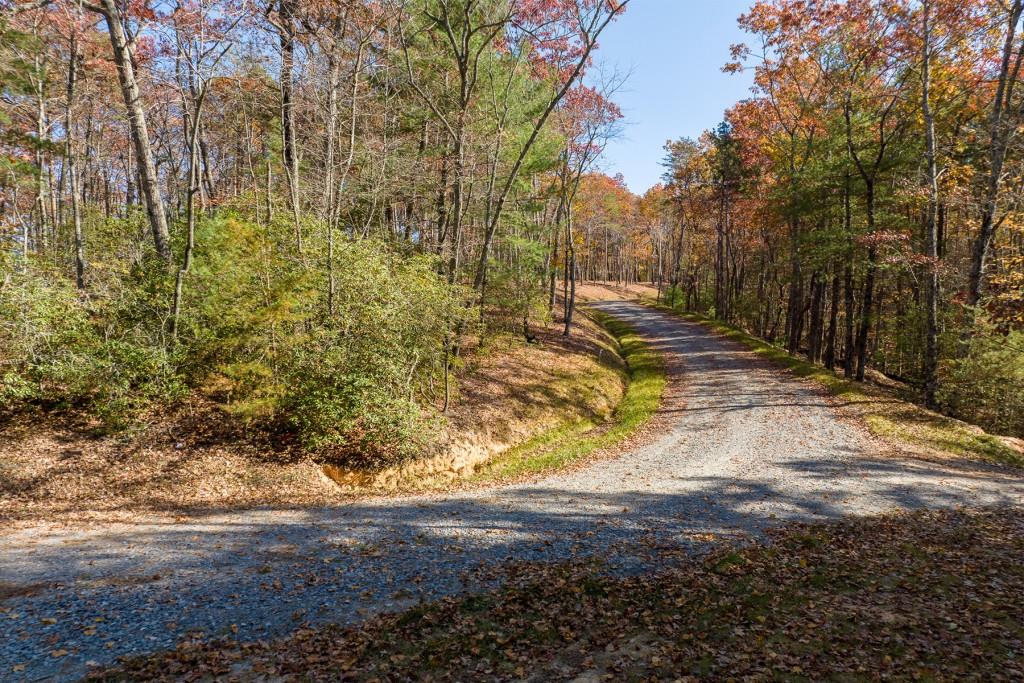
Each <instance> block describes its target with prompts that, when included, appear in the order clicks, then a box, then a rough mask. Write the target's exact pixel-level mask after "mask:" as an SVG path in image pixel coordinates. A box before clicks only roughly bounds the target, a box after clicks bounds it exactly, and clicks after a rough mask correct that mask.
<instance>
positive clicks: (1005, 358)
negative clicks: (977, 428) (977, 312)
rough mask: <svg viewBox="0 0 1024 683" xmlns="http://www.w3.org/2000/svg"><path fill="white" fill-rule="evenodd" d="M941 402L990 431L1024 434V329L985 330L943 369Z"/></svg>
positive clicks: (950, 411) (947, 408) (956, 414)
mask: <svg viewBox="0 0 1024 683" xmlns="http://www.w3.org/2000/svg"><path fill="white" fill-rule="evenodd" d="M938 398H939V401H940V403H941V405H942V407H943V408H944V409H945V410H946V411H947V412H949V413H950V414H952V415H955V416H956V417H959V418H961V419H964V420H966V421H968V422H972V423H974V424H977V425H981V426H982V427H985V428H986V429H987V430H989V431H993V432H996V433H998V434H1008V435H1011V436H1024V332H1019V331H1018V332H1011V333H1010V334H1008V335H1003V334H1000V333H997V332H995V331H994V330H989V329H986V328H984V327H983V328H982V331H981V332H979V333H978V334H977V335H975V337H974V338H973V339H972V340H971V346H970V350H969V352H968V353H967V354H966V355H965V356H963V357H962V358H959V359H955V360H952V361H948V362H947V363H945V364H944V365H943V367H942V377H941V382H940V385H939V396H938Z"/></svg>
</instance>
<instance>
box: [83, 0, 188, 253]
mask: <svg viewBox="0 0 1024 683" xmlns="http://www.w3.org/2000/svg"><path fill="white" fill-rule="evenodd" d="M95 9H96V10H97V11H99V12H100V14H102V15H103V17H104V19H106V22H107V33H108V35H109V36H110V46H111V48H112V50H113V53H114V64H115V65H116V66H117V78H118V81H119V82H120V84H121V94H122V96H123V97H124V104H125V107H126V108H127V110H128V128H129V131H130V133H131V138H132V145H133V146H134V147H135V156H136V158H137V159H138V164H137V165H138V174H139V183H140V185H141V186H142V188H141V189H142V196H143V199H144V200H145V202H146V214H147V215H148V217H149V225H150V229H151V230H152V232H153V244H154V245H155V246H156V251H157V254H159V255H160V258H162V259H163V260H164V261H167V262H168V263H170V261H171V240H170V234H169V232H168V229H167V216H166V215H165V213H164V198H163V194H162V193H161V192H160V184H159V178H158V177H157V172H156V163H155V162H154V161H153V149H152V147H151V145H150V142H149V128H148V127H147V125H146V111H145V109H144V108H143V106H142V94H141V93H140V92H139V83H138V80H137V79H136V78H135V66H134V58H133V56H132V51H131V50H132V48H131V44H130V43H129V41H128V36H127V35H126V34H125V30H124V25H123V23H122V17H121V10H120V9H119V5H118V3H117V2H116V1H115V0H102V4H100V5H97V6H95Z"/></svg>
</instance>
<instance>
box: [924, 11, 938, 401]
mask: <svg viewBox="0 0 1024 683" xmlns="http://www.w3.org/2000/svg"><path fill="white" fill-rule="evenodd" d="M930 13H931V2H930V0H924V2H923V6H922V17H923V18H922V24H923V25H922V35H923V43H924V55H923V66H922V68H921V112H922V114H923V115H924V130H925V161H926V162H927V163H926V174H927V175H926V179H927V182H928V209H927V215H926V218H925V239H924V243H925V253H924V255H925V259H926V263H925V271H926V272H925V283H924V284H925V344H924V368H923V372H922V374H923V375H924V402H925V405H927V406H928V407H929V408H935V407H936V398H935V392H936V390H937V389H938V374H937V373H938V363H939V344H938V335H939V331H938V330H939V321H938V311H939V268H938V266H939V263H938V260H939V251H938V245H939V241H938V232H937V225H938V217H937V213H938V206H939V184H938V172H937V170H936V165H935V117H934V115H933V114H932V108H931V100H930V95H931V93H930V90H931V59H932V48H931V26H930V19H931V17H930Z"/></svg>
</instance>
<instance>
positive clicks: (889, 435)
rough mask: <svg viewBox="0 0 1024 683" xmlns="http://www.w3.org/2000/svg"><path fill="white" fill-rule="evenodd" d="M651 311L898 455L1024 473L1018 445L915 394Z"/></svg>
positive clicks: (733, 331)
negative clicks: (953, 458) (733, 346)
mask: <svg viewBox="0 0 1024 683" xmlns="http://www.w3.org/2000/svg"><path fill="white" fill-rule="evenodd" d="M654 305H655V307H656V308H658V309H659V310H663V311H667V312H671V313H675V314H677V315H680V316H681V317H683V318H685V319H687V320H690V321H692V322H696V323H700V324H702V325H705V326H707V327H709V328H711V329H712V330H714V331H715V332H717V333H718V334H721V335H723V336H726V337H728V338H730V339H733V340H735V341H737V342H739V343H741V344H743V345H745V346H746V347H748V348H749V349H750V350H752V351H753V352H754V353H756V354H757V355H759V356H761V357H763V358H766V359H767V360H770V361H772V362H773V363H776V364H778V365H780V366H782V367H785V368H787V369H789V371H790V372H792V373H793V374H794V375H796V376H797V377H801V378H805V379H810V380H813V381H814V382H817V383H818V384H820V385H821V386H823V387H824V388H825V389H826V390H827V391H828V392H829V393H830V394H832V395H833V396H835V397H836V398H838V399H840V400H841V401H842V405H843V406H844V407H845V408H847V409H849V410H850V411H852V412H853V414H855V415H856V416H857V417H859V418H860V419H861V420H862V421H863V422H864V424H866V425H867V427H868V428H869V429H870V431H871V432H872V433H873V434H875V435H876V436H880V437H882V438H883V439H885V440H888V441H890V442H892V443H893V444H894V445H896V446H898V447H901V448H902V449H903V450H909V451H911V452H917V453H920V454H924V455H932V456H943V455H949V454H952V455H957V456H964V457H968V458H975V459H979V460H988V461H990V462H995V463H1000V464H1006V465H1014V466H1017V467H1024V448H1021V447H1020V446H1019V445H1018V444H1019V443H1020V442H1019V440H1015V439H1006V438H1000V437H999V436H996V435H993V434H988V433H986V432H985V431H984V430H983V429H981V428H980V427H977V426H974V425H971V424H968V423H966V422H963V421H962V420H958V419H955V418H952V417H948V416H945V415H942V414H940V413H937V412H934V411H931V410H928V409H926V408H923V407H921V406H920V405H917V404H915V403H914V402H913V399H914V398H915V397H916V396H915V394H914V393H913V392H911V391H908V390H907V389H905V388H904V389H903V390H902V391H900V390H899V389H896V388H893V387H892V386H891V385H892V384H893V383H889V384H890V386H889V387H886V386H883V385H880V384H877V383H871V382H854V381H851V380H848V379H846V378H844V377H843V376H842V375H841V374H840V373H837V372H835V371H833V370H829V369H827V368H825V367H823V366H821V365H816V364H814V363H811V362H809V361H808V360H806V359H805V358H801V357H798V356H793V355H791V354H789V353H788V352H787V351H786V350H785V349H784V348H782V347H781V346H777V345H775V344H769V343H768V342H766V341H764V340H762V339H758V338H757V337H755V336H753V335H750V334H748V333H746V332H744V331H743V330H741V329H739V328H737V327H735V326H733V325H730V324H728V323H725V322H722V321H720V320H715V319H713V318H709V317H707V316H703V315H700V314H699V313H693V312H682V311H679V310H678V309H672V308H669V307H667V306H665V305H659V304H654Z"/></svg>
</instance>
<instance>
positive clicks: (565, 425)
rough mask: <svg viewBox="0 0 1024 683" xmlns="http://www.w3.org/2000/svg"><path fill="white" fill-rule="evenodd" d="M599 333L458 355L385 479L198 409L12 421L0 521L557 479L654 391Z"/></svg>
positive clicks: (639, 353)
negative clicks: (115, 425) (427, 436)
mask: <svg viewBox="0 0 1024 683" xmlns="http://www.w3.org/2000/svg"><path fill="white" fill-rule="evenodd" d="M598 315H599V314H598ZM601 324H602V325H605V327H602V326H600V325H598V324H597V323H596V322H595V321H594V320H593V319H592V318H591V317H590V315H581V316H579V317H578V318H577V322H576V325H575V328H574V334H573V335H572V336H570V337H565V336H563V335H562V334H561V326H560V325H558V326H555V325H550V326H538V327H536V328H535V329H534V333H535V335H536V339H535V341H536V343H533V344H528V343H526V342H525V341H524V340H523V339H522V338H521V337H520V336H518V335H515V334H511V333H503V334H496V335H494V336H492V337H491V338H490V339H489V340H488V341H487V345H486V347H484V348H478V349H475V350H473V351H466V352H465V353H464V356H463V358H464V363H463V366H462V367H460V368H459V369H458V371H457V372H453V378H452V387H453V390H452V396H451V407H450V409H449V410H448V412H447V413H445V415H444V421H443V423H442V424H436V426H435V427H434V430H435V431H434V432H433V433H432V436H433V442H432V443H431V444H430V446H429V447H427V448H425V449H424V451H423V452H422V453H420V454H419V455H418V456H417V457H415V458H412V459H410V460H408V461H404V462H401V463H399V464H395V465H390V466H362V467H360V466H355V465H351V464H350V465H347V466H343V465H340V464H339V463H338V461H337V460H335V459H333V458H331V457H330V453H329V452H328V453H327V454H325V453H324V452H323V451H311V450H309V449H307V448H305V447H304V446H303V445H302V444H301V443H296V442H293V441H289V440H283V439H281V438H280V436H279V435H277V434H275V433H273V432H267V431H263V430H260V429H258V428H256V427H254V426H250V427H246V426H245V423H244V422H240V421H239V420H238V419H237V418H236V417H235V416H233V415H230V414H225V412H224V411H223V409H222V408H221V407H220V406H218V405H217V404H216V403H214V402H212V401H209V400H205V399H202V398H201V397H200V398H198V399H197V398H191V399H189V400H187V401H186V402H185V403H184V404H183V405H182V406H180V407H179V408H178V409H177V410H176V411H174V412H172V413H169V414H167V415H157V414H148V415H147V416H146V417H145V420H146V421H145V424H142V423H136V425H135V426H134V427H133V428H132V429H130V430H122V431H119V432H116V433H113V434H104V433H99V434H97V433H94V432H92V431H91V430H90V428H89V421H88V416H87V415H83V414H65V415H63V416H62V417H60V418H59V419H58V418H57V417H55V416H54V415H52V414H47V413H45V412H43V413H39V412H37V413H22V414H21V416H20V418H21V419H19V420H16V421H10V422H8V423H7V424H5V425H3V427H2V430H0V434H2V435H3V438H4V439H5V457H4V462H3V465H2V467H0V519H4V520H5V522H6V523H8V524H12V525H13V524H19V523H23V524H27V523H33V522H38V521H42V520H49V521H51V522H57V521H77V522H88V521H98V520H103V519H125V520H129V519H132V518H133V516H134V515H137V514H139V513H167V514H180V513H185V512H189V511H192V512H201V511H204V510H210V509H224V508H244V507H251V506H256V505H283V506H291V505H330V504H337V503H341V502H344V501H348V500H352V499H353V498H356V497H360V496H365V495H369V494H393V493H398V492H415V491H437V490H443V489H450V488H453V487H459V486H466V485H474V484H483V483H489V482H497V481H503V480H508V479H510V478H515V477H518V476H521V475H526V474H530V473H537V472H542V471H547V470H550V469H553V468H558V467H563V466H566V465H568V464H570V463H571V462H575V461H578V460H581V459H582V458H583V457H584V456H585V455H588V454H590V453H592V452H594V451H595V450H597V449H600V448H604V447H608V446H611V445H614V444H616V443H619V442H620V441H622V440H624V439H625V438H626V437H628V436H629V435H630V434H632V433H634V432H635V431H636V430H637V429H638V428H639V427H640V426H641V425H642V424H643V423H644V422H645V421H646V420H647V419H648V418H649V417H650V416H651V414H652V413H653V412H654V411H655V410H656V409H657V407H658V404H659V401H660V397H661V393H662V390H663V388H664V385H665V377H664V371H663V367H662V365H661V361H660V358H659V357H658V356H657V355H656V354H653V353H652V352H651V351H650V350H649V349H648V348H647V347H646V346H645V345H644V344H643V343H642V342H641V341H640V340H639V339H638V337H636V335H635V334H633V333H632V332H631V331H629V330H627V329H626V328H624V327H622V326H621V325H618V324H616V323H615V322H614V321H612V320H611V319H604V318H602V319H601ZM620 354H621V355H620Z"/></svg>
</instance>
